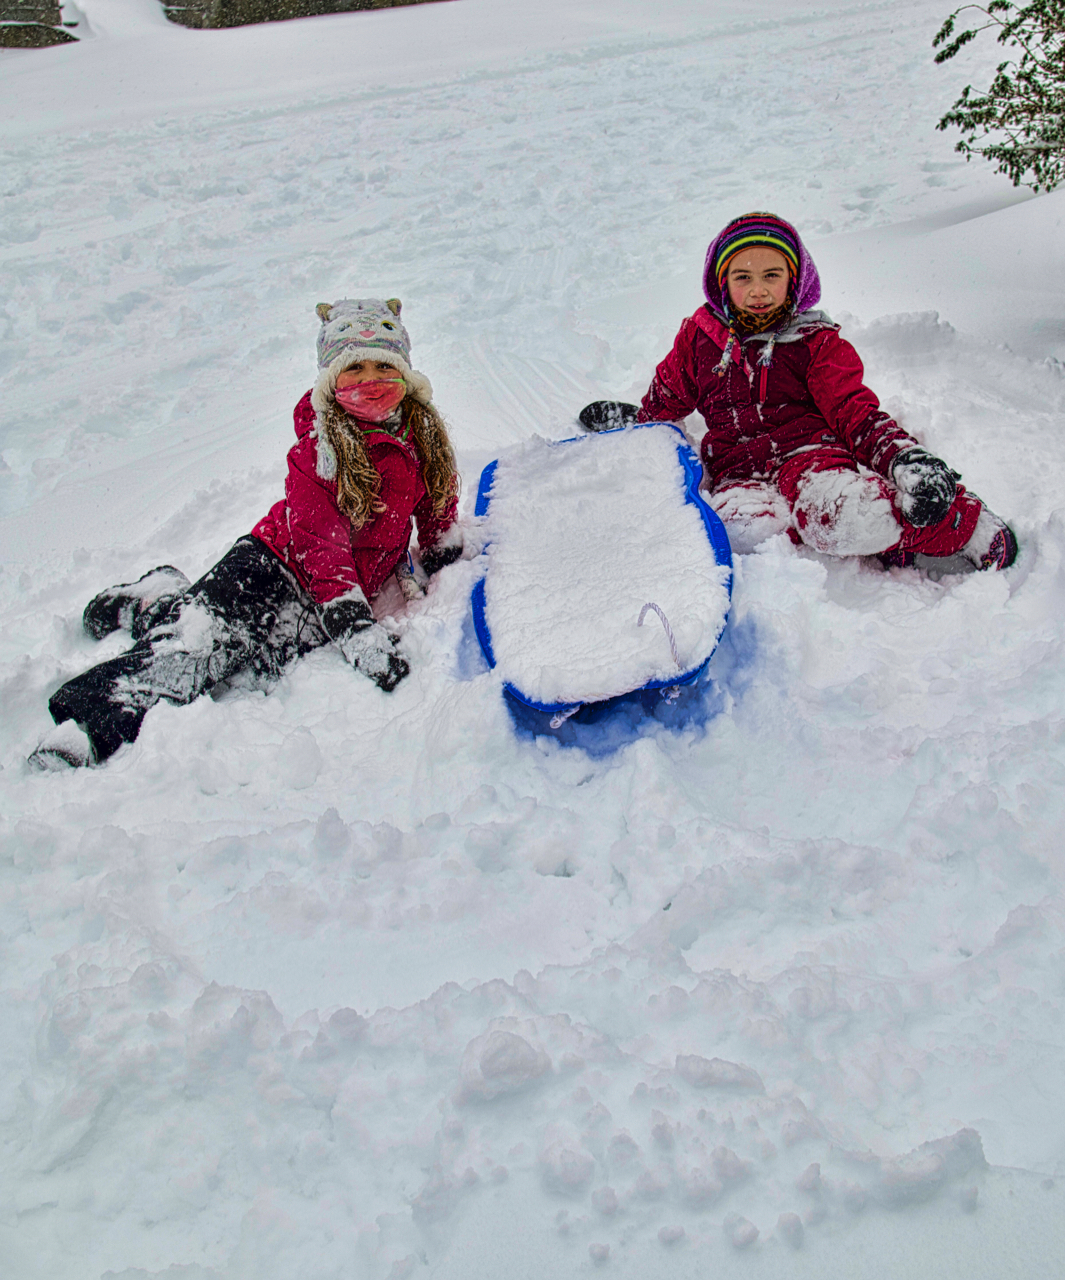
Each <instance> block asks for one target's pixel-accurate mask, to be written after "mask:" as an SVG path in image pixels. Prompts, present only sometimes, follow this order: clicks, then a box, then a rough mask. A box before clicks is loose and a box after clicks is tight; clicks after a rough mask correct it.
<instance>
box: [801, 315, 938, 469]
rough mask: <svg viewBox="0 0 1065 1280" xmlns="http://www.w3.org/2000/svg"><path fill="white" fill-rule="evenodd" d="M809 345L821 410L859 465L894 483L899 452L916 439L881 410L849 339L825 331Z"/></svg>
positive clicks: (811, 381) (810, 382)
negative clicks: (866, 382) (893, 476)
mask: <svg viewBox="0 0 1065 1280" xmlns="http://www.w3.org/2000/svg"><path fill="white" fill-rule="evenodd" d="M809 342H810V347H811V358H810V366H809V369H808V370H807V374H806V378H807V386H808V387H809V389H810V395H811V396H812V397H813V400H814V403H815V404H816V405H817V408H818V410H819V411H820V413H821V414H822V416H823V417H824V419H825V421H826V422H828V423H829V425H830V426H832V427H833V428H834V429H835V430H837V431H838V432H839V433H840V435H841V436H842V437H843V439H844V440H845V441H846V443H847V446H848V447H849V448H850V450H851V452H852V453H853V454H854V456H855V457H856V458H857V459H858V461H859V462H861V463H863V464H864V465H865V466H867V467H869V468H870V469H871V470H873V471H877V472H879V473H880V474H881V475H882V476H886V477H887V478H888V479H890V478H891V464H892V462H893V461H894V460H895V456H896V454H898V453H899V452H900V451H901V450H902V449H907V448H909V447H910V446H911V445H915V444H916V443H917V441H916V440H915V439H914V438H913V436H911V435H910V434H909V433H908V432H906V431H903V429H902V428H901V427H900V426H899V424H898V423H897V422H896V421H895V420H894V418H891V417H889V416H888V415H887V414H886V413H885V412H884V411H883V410H882V409H881V408H880V401H879V400H878V399H877V398H876V396H875V395H874V394H873V392H872V391H870V390H869V388H868V387H867V386H866V385H865V383H864V382H863V381H862V378H863V376H864V373H865V371H864V369H863V368H862V362H861V359H860V357H859V355H858V353H857V351H855V349H854V348H853V347H852V346H851V344H850V343H849V342H848V341H847V340H846V339H845V338H841V337H840V336H839V334H838V333H837V332H836V330H835V329H823V330H821V331H820V332H819V333H816V334H814V335H813V336H812V337H811V338H810V339H809Z"/></svg>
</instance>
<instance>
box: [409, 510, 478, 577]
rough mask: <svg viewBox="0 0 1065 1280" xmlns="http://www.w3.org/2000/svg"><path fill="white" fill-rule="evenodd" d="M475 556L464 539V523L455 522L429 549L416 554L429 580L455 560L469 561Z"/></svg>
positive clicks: (473, 548) (474, 549)
mask: <svg viewBox="0 0 1065 1280" xmlns="http://www.w3.org/2000/svg"><path fill="white" fill-rule="evenodd" d="M476 554H477V548H476V547H474V546H472V545H471V543H470V542H469V541H468V539H467V537H466V524H465V522H464V521H462V520H455V521H454V522H453V523H452V524H451V525H450V526H449V527H448V529H447V530H446V531H445V532H444V533H443V534H441V536H440V537H439V538H437V540H436V542H434V543H433V545H432V546H431V547H426V548H425V550H424V551H420V552H419V553H418V559H419V561H420V562H421V566H422V569H423V570H424V571H425V575H426V577H427V578H431V577H432V576H433V574H434V573H439V572H440V570H441V569H446V568H447V566H448V565H449V564H454V563H455V561H456V560H463V559H465V560H469V559H470V558H471V556H474V555H476Z"/></svg>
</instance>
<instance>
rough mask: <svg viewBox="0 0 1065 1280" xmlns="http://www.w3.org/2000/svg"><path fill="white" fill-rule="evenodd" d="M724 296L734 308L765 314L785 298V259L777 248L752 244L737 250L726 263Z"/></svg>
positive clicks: (786, 280) (786, 284) (786, 275)
mask: <svg viewBox="0 0 1065 1280" xmlns="http://www.w3.org/2000/svg"><path fill="white" fill-rule="evenodd" d="M726 279H727V281H728V296H729V301H730V302H731V303H732V306H733V308H734V309H735V310H737V311H749V312H752V313H753V314H754V315H756V316H757V315H765V313H766V312H767V311H772V310H774V308H776V307H782V306H783V305H784V303H785V302H786V301H787V297H788V284H789V276H788V260H787V258H785V257H784V255H783V254H782V253H781V252H780V251H779V250H778V249H770V247H769V246H768V245H767V244H756V245H754V247H753V248H750V249H741V250H740V252H739V253H737V254H736V256H735V257H734V258H733V259H732V261H731V262H730V263H729V268H728V276H727V277H726Z"/></svg>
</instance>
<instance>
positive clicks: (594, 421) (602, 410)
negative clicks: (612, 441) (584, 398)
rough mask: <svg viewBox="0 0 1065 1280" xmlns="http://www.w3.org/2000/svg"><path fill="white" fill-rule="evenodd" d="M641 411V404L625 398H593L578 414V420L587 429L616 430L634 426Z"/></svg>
mask: <svg viewBox="0 0 1065 1280" xmlns="http://www.w3.org/2000/svg"><path fill="white" fill-rule="evenodd" d="M639 412H640V407H639V405H635V404H626V403H625V401H624V400H593V401H592V403H591V404H586V405H585V406H584V408H583V409H582V410H581V411H580V413H579V414H577V421H578V422H579V423H580V424H581V426H582V427H583V428H584V429H585V431H616V430H617V428H618V427H630V426H632V424H633V423H634V422H635V421H636V415H637V414H638V413H639Z"/></svg>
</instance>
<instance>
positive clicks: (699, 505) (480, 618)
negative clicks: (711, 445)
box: [470, 422, 732, 715]
mask: <svg viewBox="0 0 1065 1280" xmlns="http://www.w3.org/2000/svg"><path fill="white" fill-rule="evenodd" d="M642 427H670V428H672V429H673V430H674V431H675V432H676V433H677V435H678V436H680V443H679V444H678V445H677V458H678V460H679V462H680V464H681V467H682V468H683V470H684V477H685V484H684V501H685V502H689V503H691V504H692V505H693V506H694V507H695V509H696V510H697V511H698V512H699V515H700V517H701V518H702V522H703V527H704V528H705V530H706V536H707V539H708V541H709V543H710V547H711V549H712V550H713V553H714V559H715V560H716V561H717V563H718V564H719V565H727V566H728V578H727V579H726V580H725V591H726V593H727V594H728V599H729V608H728V609H726V610H725V614H724V617H723V618H722V620H721V630H720V631H718V633H717V636H716V637H715V640H714V648H715V649H716V648H717V642H718V640H720V639H721V636H722V634H723V632H724V630H725V627H726V625H727V623H728V616H729V612H730V610H731V607H732V547H731V545H730V544H729V540H728V534H727V533H726V532H725V526H724V525H723V524H722V523H721V521H720V519H719V518H718V517H717V516H716V515H715V514H714V512H713V511H711V510H710V508H709V507H708V506H707V504H706V503H705V502H704V501H703V499H702V498H701V497H700V496H699V485H700V484H701V483H702V478H703V468H702V464H701V463H700V461H699V459H698V457H697V456H696V454H695V451H694V450H693V449H692V447H691V445H690V444H689V443H688V440H687V437H686V436H685V435H684V432H683V431H681V429H680V427H678V426H677V424H676V423H675V422H637V423H634V424H633V425H631V426H628V427H614V428H612V430H611V431H600V432H597V434H598V435H601V436H605V435H613V434H614V432H616V431H638V430H640V428H642ZM583 439H587V437H585V436H569V437H567V438H566V439H565V440H552V441H550V443H551V444H555V445H562V444H575V443H576V442H577V441H579V440H583ZM498 465H499V459H498V458H496V459H494V460H493V461H492V462H490V463H489V464H488V465H487V466H486V467H485V468H484V470H483V471H482V472H481V479H480V482H479V484H478V485H477V498H476V501H475V502H474V507H473V512H474V515H476V516H485V515H487V514H488V508H489V506H490V505H491V502H492V487H493V485H494V484H495V477H496V468H497V466H498ZM486 550H487V548H486ZM484 582H485V580H484V577H483V576H482V577H480V578H478V579H477V582H476V584H475V585H474V588H473V592H472V593H471V596H470V603H471V605H472V606H473V629H474V631H475V632H476V634H477V640H478V642H479V643H480V646H481V652H482V653H483V654H484V657H485V661H486V662H487V663H488V665H489V667H492V668H494V667H495V665H496V658H495V651H494V649H493V647H492V632H491V629H490V628H489V626H488V617H487V602H486V600H485V586H484ZM712 657H713V649H711V651H710V653H708V654H707V655H706V657H705V658H704V659H703V660H702V662H700V663H699V665H698V666H696V667H692V668H690V669H689V670H688V671H683V672H679V673H678V674H677V675H676V676H670V677H669V678H668V679H665V680H649V681H648V682H647V683H646V684H642V685H640V686H639V688H637V689H629V690H627V691H626V692H624V693H620V694H614V695H612V698H618V697H626V696H628V695H629V694H636V693H642V692H644V691H645V690H647V691H653V690H655V689H674V688H677V687H679V686H683V685H690V684H694V683H695V681H696V680H698V679H699V677H700V676H701V675H703V673H704V672H705V671H706V668H707V667H708V666H709V664H710V659H711V658H712ZM503 691H504V693H506V694H508V695H509V696H510V697H512V698H514V699H515V700H516V701H518V702H520V703H522V704H523V705H524V706H526V707H531V708H532V710H534V711H542V712H545V713H546V714H549V715H566V714H570V713H572V712H575V711H579V710H580V709H581V707H585V706H592V705H594V704H593V703H591V702H537V701H536V700H535V699H533V698H529V697H527V696H526V695H525V694H524V693H522V692H521V690H520V689H517V688H515V686H514V685H512V684H511V683H510V681H509V680H505V681H504V682H503ZM612 698H604V699H597V700H596V701H603V702H607V701H611V700H612Z"/></svg>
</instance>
